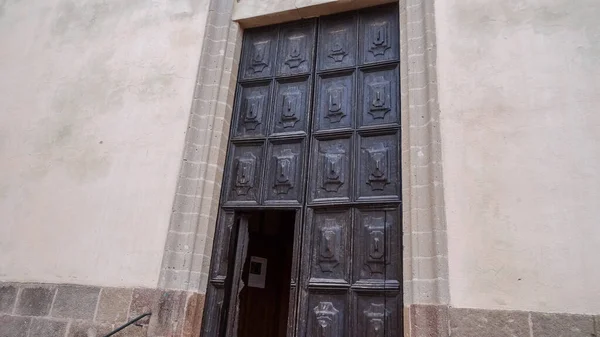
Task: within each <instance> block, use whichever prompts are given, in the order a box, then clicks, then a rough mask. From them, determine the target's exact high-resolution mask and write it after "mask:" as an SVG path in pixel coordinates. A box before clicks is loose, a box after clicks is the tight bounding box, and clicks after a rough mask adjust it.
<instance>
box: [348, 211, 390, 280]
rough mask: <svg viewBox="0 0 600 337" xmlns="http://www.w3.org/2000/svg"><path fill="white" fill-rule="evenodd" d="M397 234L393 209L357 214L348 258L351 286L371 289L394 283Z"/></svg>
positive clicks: (358, 212) (359, 212)
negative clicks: (351, 251) (350, 252)
mask: <svg viewBox="0 0 600 337" xmlns="http://www.w3.org/2000/svg"><path fill="white" fill-rule="evenodd" d="M398 231H399V229H398V216H397V211H396V210H389V209H387V210H361V211H357V216H356V223H355V225H354V243H353V247H354V257H353V259H352V260H353V265H354V266H353V268H352V269H353V271H354V272H353V281H354V282H355V283H356V282H360V283H362V284H363V285H365V284H366V285H371V286H374V287H376V286H378V284H380V283H381V282H382V281H386V282H388V283H390V282H391V284H397V282H396V281H397V280H396V278H397V276H398V274H397V270H396V267H395V266H394V263H396V262H397V261H399V260H398V259H397V255H398V254H400V253H401V251H399V250H398V246H399V245H400V242H399V241H398V235H397V233H398Z"/></svg>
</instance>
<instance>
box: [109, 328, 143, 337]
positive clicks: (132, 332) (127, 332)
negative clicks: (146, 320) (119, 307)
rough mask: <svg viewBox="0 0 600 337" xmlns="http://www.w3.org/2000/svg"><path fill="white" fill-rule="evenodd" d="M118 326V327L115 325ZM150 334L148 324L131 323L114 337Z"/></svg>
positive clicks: (133, 336)
mask: <svg viewBox="0 0 600 337" xmlns="http://www.w3.org/2000/svg"><path fill="white" fill-rule="evenodd" d="M115 328H116V327H115ZM146 336H148V326H145V325H144V326H137V325H130V326H128V327H127V328H125V329H124V330H122V331H120V332H118V333H117V334H115V335H113V337H146Z"/></svg>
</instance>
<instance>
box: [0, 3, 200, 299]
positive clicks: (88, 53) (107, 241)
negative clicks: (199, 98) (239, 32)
mask: <svg viewBox="0 0 600 337" xmlns="http://www.w3.org/2000/svg"><path fill="white" fill-rule="evenodd" d="M207 10H208V1H207V0H154V1H143V0H127V1H120V0H77V1H75V0H43V1H42V0H29V1H17V0H3V1H0V46H1V47H0V73H1V74H2V76H1V77H0V172H1V174H0V280H3V281H36V282H56V283H77V284H94V285H102V286H146V287H155V286H156V285H157V281H158V276H159V270H160V265H161V259H162V255H163V250H164V247H165V240H166V234H167V229H168V226H169V217H170V214H171V208H172V203H173V196H174V194H175V186H176V180H177V175H178V170H179V167H180V163H181V157H182V150H183V145H184V136H185V132H186V127H187V122H188V116H189V112H190V105H191V103H192V96H193V90H194V87H195V80H196V74H197V67H198V59H199V56H200V51H201V44H202V38H203V32H204V27H205V21H206V15H207Z"/></svg>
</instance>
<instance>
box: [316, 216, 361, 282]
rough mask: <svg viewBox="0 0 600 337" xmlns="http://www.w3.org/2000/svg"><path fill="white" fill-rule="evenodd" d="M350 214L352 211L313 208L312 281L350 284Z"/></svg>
mask: <svg viewBox="0 0 600 337" xmlns="http://www.w3.org/2000/svg"><path fill="white" fill-rule="evenodd" d="M351 225H352V221H351V213H350V211H349V210H340V211H324V210H318V211H314V213H313V215H312V224H311V229H312V235H311V237H310V241H309V242H308V244H307V246H305V247H306V249H310V250H309V251H312V261H311V273H310V280H309V282H310V284H321V285H327V284H331V285H338V286H339V285H342V286H344V285H346V286H349V277H348V276H349V271H350V256H351V255H350V252H351V250H350V247H349V243H350V242H349V241H350V240H349V238H350V231H351V228H352V227H351Z"/></svg>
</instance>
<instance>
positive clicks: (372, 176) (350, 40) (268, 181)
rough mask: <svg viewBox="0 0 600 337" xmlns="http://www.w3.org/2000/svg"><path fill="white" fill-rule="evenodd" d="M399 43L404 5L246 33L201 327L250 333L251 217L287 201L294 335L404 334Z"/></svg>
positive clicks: (212, 334)
mask: <svg viewBox="0 0 600 337" xmlns="http://www.w3.org/2000/svg"><path fill="white" fill-rule="evenodd" d="M399 54H400V53H399V27H398V7H397V5H396V4H394V5H389V6H383V7H375V8H369V9H364V10H360V11H354V12H348V13H342V14H337V15H334V16H328V17H320V18H317V19H311V20H304V21H299V22H292V23H286V24H281V25H276V26H269V27H264V28H258V29H249V30H246V31H245V32H244V41H243V49H242V56H241V64H240V68H239V75H238V84H237V91H236V99H235V106H234V113H233V118H232V124H231V134H230V138H229V146H228V155H227V162H226V165H225V173H224V184H223V187H222V195H221V208H220V211H219V216H218V222H217V229H216V235H215V240H214V247H213V254H212V262H211V270H210V275H209V284H208V293H207V298H206V305H205V311H204V321H203V326H202V336H203V337H217V336H219V337H221V336H227V337H230V336H231V337H234V336H235V337H238V336H239V334H238V331H237V329H238V327H237V322H238V321H239V317H238V316H239V314H240V313H239V308H238V306H239V298H238V294H239V292H240V288H241V287H245V286H247V284H244V282H241V279H242V276H243V275H241V274H242V270H243V263H244V259H245V258H247V256H246V255H247V254H246V251H245V249H246V248H247V245H246V243H247V239H248V237H247V224H248V219H247V216H248V214H250V213H251V212H253V211H255V210H262V211H265V210H275V209H277V210H293V211H295V217H294V218H293V219H294V220H293V221H289V223H287V224H285V225H286V226H294V229H293V232H294V235H293V240H292V241H291V242H290V245H292V246H293V247H292V251H293V254H292V255H293V257H292V259H291V262H290V263H291V272H290V276H289V287H290V288H289V290H290V291H289V301H288V302H289V308H288V315H287V322H286V325H287V327H286V328H285V329H284V331H285V334H286V335H287V336H290V337H291V336H302V337H305V336H306V337H317V336H319V337H342V336H370V337H384V336H400V335H401V333H402V328H401V326H402V324H401V320H402V282H401V279H402V275H401V263H402V244H401V225H402V220H401V213H400V212H401V176H400V167H401V164H400V154H401V151H400V81H399ZM207 80H209V79H207ZM273 319H280V318H279V317H273ZM256 323H257V324H269V322H262V323H261V322H256Z"/></svg>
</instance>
